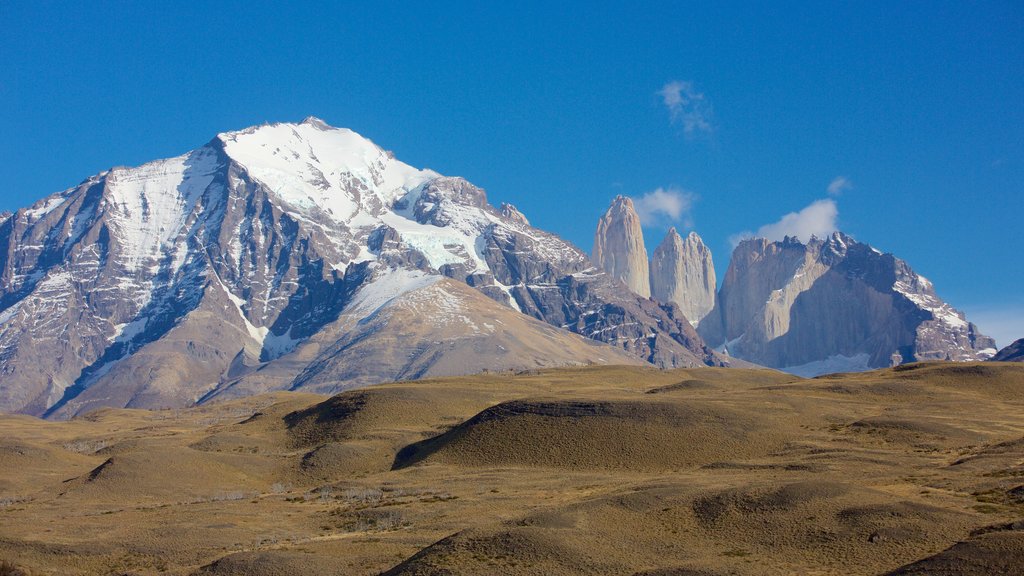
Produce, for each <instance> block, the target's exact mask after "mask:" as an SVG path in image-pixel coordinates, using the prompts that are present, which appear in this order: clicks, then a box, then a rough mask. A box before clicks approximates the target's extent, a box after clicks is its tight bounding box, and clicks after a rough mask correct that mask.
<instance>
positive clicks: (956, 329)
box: [699, 232, 996, 376]
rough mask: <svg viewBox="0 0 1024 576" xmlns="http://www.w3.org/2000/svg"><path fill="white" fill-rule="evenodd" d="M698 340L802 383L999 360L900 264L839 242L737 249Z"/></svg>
mask: <svg viewBox="0 0 1024 576" xmlns="http://www.w3.org/2000/svg"><path fill="white" fill-rule="evenodd" d="M699 332H700V333H701V335H702V336H703V337H704V338H705V340H706V341H707V342H708V343H709V344H711V345H713V346H716V347H719V348H720V349H722V350H723V351H725V352H727V353H728V354H730V355H732V356H734V357H738V358H742V359H744V360H748V361H750V362H755V363H757V364H761V365H764V366H770V367H773V368H780V369H783V370H787V371H790V372H793V373H796V374H800V375H804V376H813V375H817V374H822V373H827V372H840V371H855V370H868V369H870V368H878V367H886V366H892V365H897V364H902V363H905V362H914V361H921V360H954V361H967V360H985V359H987V358H989V357H991V356H992V355H993V354H995V352H996V350H995V342H994V341H993V340H992V339H991V338H989V337H988V336H984V335H982V334H980V333H979V332H978V330H977V327H975V326H974V324H971V323H970V322H968V321H967V320H966V318H965V317H964V314H963V313H962V312H960V311H958V310H955V309H954V308H953V307H951V306H950V305H949V304H947V303H946V302H943V301H942V300H941V299H940V298H939V297H938V295H937V294H936V293H935V289H934V287H933V286H932V283H931V282H930V281H928V280H927V279H925V278H924V277H923V276H921V275H919V274H917V273H915V272H914V271H913V270H912V269H911V268H910V266H909V265H907V263H906V262H904V261H903V260H900V259H899V258H896V257H895V256H893V255H892V254H883V253H882V252H880V251H878V250H876V249H874V248H872V247H871V246H869V245H867V244H864V243H861V242H857V241H856V240H854V239H853V238H851V237H850V236H847V235H845V234H842V233H840V232H836V233H834V234H832V235H831V236H829V237H828V238H826V239H816V238H812V240H811V241H810V242H808V243H807V244H803V243H801V242H800V241H798V240H796V239H795V238H786V239H785V240H784V241H781V242H770V241H768V240H765V239H760V238H755V239H750V240H745V241H743V242H741V243H740V244H739V245H738V246H737V247H736V249H735V251H734V252H733V255H732V260H731V261H730V263H729V269H728V271H727V273H726V276H725V280H724V282H723V284H722V288H721V290H720V291H719V294H718V300H717V303H716V305H715V309H714V310H713V311H712V313H711V314H709V315H708V316H707V317H706V318H705V319H704V320H703V321H701V323H700V327H699Z"/></svg>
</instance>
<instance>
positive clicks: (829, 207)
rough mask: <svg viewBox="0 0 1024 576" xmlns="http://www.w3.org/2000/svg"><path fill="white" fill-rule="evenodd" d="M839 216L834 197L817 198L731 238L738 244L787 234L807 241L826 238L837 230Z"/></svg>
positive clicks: (781, 237)
mask: <svg viewBox="0 0 1024 576" xmlns="http://www.w3.org/2000/svg"><path fill="white" fill-rule="evenodd" d="M838 218H839V207H838V206H836V201H835V200H833V199H832V198H823V199H821V200H815V201H814V202H811V204H810V205H808V206H806V207H805V208H804V209H802V210H800V211H799V212H790V213H789V214H786V215H785V216H783V217H782V218H780V219H779V221H778V222H773V223H771V224H765V225H764V226H761V227H760V228H758V229H757V232H749V231H748V232H741V233H739V234H735V235H733V236H731V237H730V238H729V240H730V241H731V242H732V243H733V245H736V244H738V243H739V242H740V240H743V239H745V238H751V237H754V238H767V239H768V240H772V241H777V240H782V239H783V238H785V237H786V236H795V237H797V238H799V239H800V241H801V242H807V241H809V240H810V239H811V236H817V237H818V238H824V237H826V236H828V235H829V234H831V233H833V232H835V231H836V230H837V227H836V220H837V219H838Z"/></svg>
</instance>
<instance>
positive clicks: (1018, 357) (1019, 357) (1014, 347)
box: [992, 338, 1024, 362]
mask: <svg viewBox="0 0 1024 576" xmlns="http://www.w3.org/2000/svg"><path fill="white" fill-rule="evenodd" d="M992 361H993V362H1024V338H1021V339H1020V340H1017V341H1016V342H1014V343H1013V344H1010V345H1009V346H1007V347H1006V348H1003V349H1002V350H1000V351H999V352H998V353H997V354H996V355H995V356H993V357H992Z"/></svg>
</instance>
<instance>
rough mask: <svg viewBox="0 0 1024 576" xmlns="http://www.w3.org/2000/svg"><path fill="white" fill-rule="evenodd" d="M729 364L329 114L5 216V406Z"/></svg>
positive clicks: (462, 189) (216, 144)
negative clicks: (590, 367) (487, 373)
mask: <svg viewBox="0 0 1024 576" xmlns="http://www.w3.org/2000/svg"><path fill="white" fill-rule="evenodd" d="M640 362H650V363H653V364H655V365H658V366H663V367H683V366H701V365H727V364H729V363H730V362H731V361H730V360H729V359H728V358H726V357H724V356H723V355H720V354H718V353H716V352H715V351H713V350H711V349H710V348H709V347H707V346H705V345H704V343H703V341H702V340H701V338H700V337H699V336H698V335H697V333H696V331H695V330H694V328H693V327H692V326H691V325H690V323H689V321H687V320H686V318H685V317H684V316H683V315H682V313H680V311H679V310H678V308H677V307H674V306H671V305H666V304H659V303H657V302H654V301H652V300H649V299H647V298H644V297H641V296H639V295H636V294H634V293H633V292H632V291H630V290H629V289H627V288H626V287H625V286H624V285H623V284H622V283H621V282H620V281H618V280H615V279H614V278H613V277H612V276H610V275H608V274H605V273H604V272H603V271H601V270H600V269H598V268H596V267H595V266H594V265H593V264H591V262H590V260H589V259H588V258H587V256H586V255H585V254H584V253H583V252H581V251H580V250H578V249H577V248H575V247H574V246H572V245H571V244H569V243H568V242H566V241H564V240H562V239H560V238H558V237H557V236H555V235H553V234H550V233H547V232H544V231H542V230H539V229H537V228H534V227H532V226H530V224H529V222H528V220H527V219H526V218H525V217H524V216H523V215H522V214H521V213H519V211H518V210H516V209H515V208H514V207H513V206H510V205H503V206H501V207H494V206H492V205H491V204H489V203H488V201H487V196H486V194H485V193H484V191H483V190H482V189H480V188H477V187H476V186H473V185H472V184H470V183H469V182H467V181H465V180H464V179H461V178H450V177H445V176H442V175H440V174H438V173H436V172H433V171H430V170H420V169H416V168H413V167H411V166H409V165H407V164H404V163H402V162H400V161H398V160H396V159H395V158H394V157H393V155H392V154H391V153H389V152H388V151H386V150H384V149H383V148H381V147H379V146H377V145H376V144H374V143H372V142H371V141H369V140H367V139H366V138H363V137H362V136H360V135H358V134H356V133H354V132H352V131H350V130H346V129H339V128H333V127H331V126H328V125H327V124H325V123H323V122H322V121H320V120H318V119H316V118H308V119H306V120H305V121H303V122H302V123H298V124H288V123H283V124H269V125H262V126H257V127H252V128H249V129H246V130H241V131H237V132H227V133H223V134H219V135H217V136H216V137H215V138H214V139H213V140H211V141H210V142H209V143H207V144H206V145H204V146H202V147H200V148H198V149H196V150H194V151H192V152H189V153H187V154H185V155H182V156H179V157H176V158H171V159H168V160H159V161H156V162H151V163H148V164H145V165H143V166H139V167H137V168H124V167H116V168H112V169H110V170H108V171H105V172H102V173H100V174H97V175H95V176H92V177H90V178H87V179H86V180H85V181H83V182H82V183H81V184H79V185H78V186H75V187H72V188H69V189H67V190H65V191H63V192H59V193H56V194H53V195H51V196H49V197H47V198H44V199H43V200H41V201H39V202H37V203H35V204H34V205H32V206H31V207H29V208H24V209H19V210H18V211H17V212H15V213H13V214H10V215H8V216H6V217H5V218H4V219H3V221H2V222H0V410H4V411H15V412H24V413H28V414H35V415H45V416H51V417H68V416H72V415H74V414H77V413H80V412H82V411H85V410H89V409H92V408H95V407H100V406H127V407H142V408H154V407H170V406H184V405H191V404H194V403H197V402H203V401H207V400H210V399H214V398H223V397H228V396H234V395H241V394H249V393H253V392H259V391H264V390H271V389H296V390H298V389H301V390H308V391H316V392H337V391H339V390H342V389H345V388H350V387H354V386H360V385H365V384H370V383H375V382H380V381H385V380H395V379H413V378H419V377H423V376H430V375H433V376H441V375H452V374H463V373H469V372H475V371H479V370H481V369H485V368H486V369H531V368H536V367H539V366H558V365H566V364H587V363H614V364H623V363H626V364H628V363H640Z"/></svg>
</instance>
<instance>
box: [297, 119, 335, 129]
mask: <svg viewBox="0 0 1024 576" xmlns="http://www.w3.org/2000/svg"><path fill="white" fill-rule="evenodd" d="M301 124H308V125H309V126H313V127H314V128H318V129H320V130H334V129H335V128H334V126H331V125H330V124H328V123H327V122H324V121H323V120H321V119H319V118H317V117H316V116H306V117H305V118H303V120H302V122H301Z"/></svg>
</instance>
